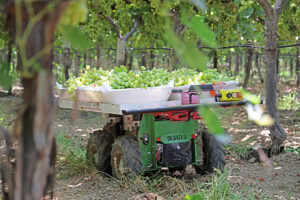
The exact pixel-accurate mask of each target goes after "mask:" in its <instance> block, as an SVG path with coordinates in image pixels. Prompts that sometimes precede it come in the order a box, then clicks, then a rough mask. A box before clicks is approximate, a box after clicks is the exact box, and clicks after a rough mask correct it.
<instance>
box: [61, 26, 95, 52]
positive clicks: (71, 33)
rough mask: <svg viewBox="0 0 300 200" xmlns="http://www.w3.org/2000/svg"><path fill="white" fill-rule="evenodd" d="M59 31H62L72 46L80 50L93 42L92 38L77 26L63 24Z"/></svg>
mask: <svg viewBox="0 0 300 200" xmlns="http://www.w3.org/2000/svg"><path fill="white" fill-rule="evenodd" d="M59 31H60V32H61V33H62V35H63V38H64V39H65V40H67V41H68V42H70V44H71V46H73V47H75V48H78V49H80V50H84V49H87V48H88V47H90V46H91V44H92V42H91V40H90V39H89V38H88V37H87V36H86V35H85V34H84V33H83V32H82V31H80V30H79V29H78V28H77V27H75V26H71V25H65V26H63V25H61V26H60V27H59Z"/></svg>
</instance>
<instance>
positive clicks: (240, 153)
mask: <svg viewBox="0 0 300 200" xmlns="http://www.w3.org/2000/svg"><path fill="white" fill-rule="evenodd" d="M250 149H251V147H249V146H247V145H246V144H245V143H237V144H231V145H227V146H225V150H226V152H227V153H228V154H229V155H231V156H232V157H236V158H239V159H245V158H246V157H247V155H248V153H249V151H250Z"/></svg>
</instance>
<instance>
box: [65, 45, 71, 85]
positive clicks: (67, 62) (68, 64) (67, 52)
mask: <svg viewBox="0 0 300 200" xmlns="http://www.w3.org/2000/svg"><path fill="white" fill-rule="evenodd" d="M63 56H64V74H65V80H66V81H67V80H69V78H70V75H69V70H70V69H71V65H72V60H71V58H70V48H69V47H66V48H64V50H63Z"/></svg>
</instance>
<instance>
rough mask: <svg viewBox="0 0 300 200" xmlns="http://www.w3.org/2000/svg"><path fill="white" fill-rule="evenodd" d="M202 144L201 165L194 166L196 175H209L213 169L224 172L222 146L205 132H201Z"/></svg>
mask: <svg viewBox="0 0 300 200" xmlns="http://www.w3.org/2000/svg"><path fill="white" fill-rule="evenodd" d="M202 142H203V148H202V150H203V165H202V166H194V168H195V171H196V173H198V174H202V175H204V174H211V173H213V172H214V170H215V169H219V170H220V171H221V172H224V167H225V149H224V145H223V144H221V143H219V142H218V141H217V140H216V138H215V137H214V136H213V135H212V134H210V133H208V132H207V130H203V131H202Z"/></svg>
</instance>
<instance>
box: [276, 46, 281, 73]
mask: <svg viewBox="0 0 300 200" xmlns="http://www.w3.org/2000/svg"><path fill="white" fill-rule="evenodd" d="M277 51H278V52H277V58H276V75H277V76H278V75H279V63H280V62H279V54H280V49H278V50H277Z"/></svg>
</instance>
